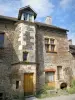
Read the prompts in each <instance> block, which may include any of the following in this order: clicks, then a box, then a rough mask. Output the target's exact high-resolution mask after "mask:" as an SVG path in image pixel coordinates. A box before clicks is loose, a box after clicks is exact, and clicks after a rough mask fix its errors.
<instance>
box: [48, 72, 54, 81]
mask: <svg viewBox="0 0 75 100" xmlns="http://www.w3.org/2000/svg"><path fill="white" fill-rule="evenodd" d="M53 81H54V72H46V82H53Z"/></svg>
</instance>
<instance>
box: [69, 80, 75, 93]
mask: <svg viewBox="0 0 75 100" xmlns="http://www.w3.org/2000/svg"><path fill="white" fill-rule="evenodd" d="M67 91H68V93H70V94H74V93H75V80H72V82H71V87H70V88H69V89H67Z"/></svg>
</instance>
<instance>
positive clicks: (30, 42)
mask: <svg viewBox="0 0 75 100" xmlns="http://www.w3.org/2000/svg"><path fill="white" fill-rule="evenodd" d="M35 45H36V44H35V26H34V25H30V24H27V23H19V24H17V26H16V29H15V34H14V49H15V52H16V54H17V57H18V60H19V61H23V52H25V51H27V52H28V56H27V62H35V51H36V48H35ZM14 58H15V57H14ZM32 58H33V59H32Z"/></svg>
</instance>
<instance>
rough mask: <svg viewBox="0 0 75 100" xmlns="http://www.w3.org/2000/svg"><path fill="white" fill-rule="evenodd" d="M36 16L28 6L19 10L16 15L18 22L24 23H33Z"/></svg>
mask: <svg viewBox="0 0 75 100" xmlns="http://www.w3.org/2000/svg"><path fill="white" fill-rule="evenodd" d="M36 16H37V14H36V12H35V11H34V10H33V9H32V8H31V7H30V6H26V7H23V8H20V10H19V14H18V20H26V21H30V22H34V20H35V18H36Z"/></svg>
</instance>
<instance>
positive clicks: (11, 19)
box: [0, 15, 68, 31]
mask: <svg viewBox="0 0 75 100" xmlns="http://www.w3.org/2000/svg"><path fill="white" fill-rule="evenodd" d="M0 19H1V20H2V19H3V20H9V21H13V22H15V23H19V22H23V23H32V24H36V25H39V26H43V27H49V28H54V29H60V30H63V31H68V30H67V29H64V28H60V27H57V26H54V25H48V24H46V23H41V22H28V21H24V20H18V18H15V17H9V16H3V15H0Z"/></svg>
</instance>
